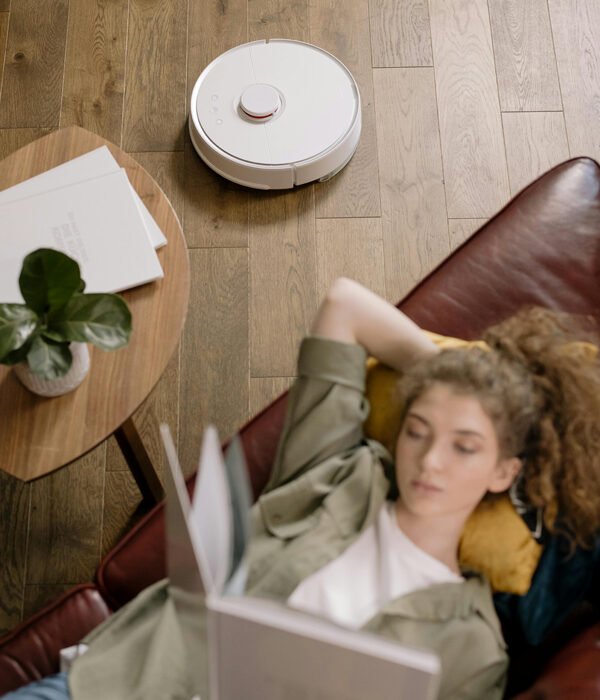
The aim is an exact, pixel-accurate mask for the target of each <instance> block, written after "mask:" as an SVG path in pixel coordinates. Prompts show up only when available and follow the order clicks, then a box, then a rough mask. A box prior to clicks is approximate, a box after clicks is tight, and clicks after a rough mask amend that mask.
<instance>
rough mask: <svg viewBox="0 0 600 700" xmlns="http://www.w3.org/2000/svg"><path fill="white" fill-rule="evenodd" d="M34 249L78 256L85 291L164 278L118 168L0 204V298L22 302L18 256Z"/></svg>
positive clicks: (20, 258)
mask: <svg viewBox="0 0 600 700" xmlns="http://www.w3.org/2000/svg"><path fill="white" fill-rule="evenodd" d="M37 248H54V249H56V250H60V251H62V252H64V253H66V254H67V255H70V256H71V257H73V258H74V259H75V260H77V262H78V263H79V265H80V267H81V276H82V278H83V279H84V280H85V282H86V292H119V291H122V290H124V289H129V288H130V287H136V286H138V285H140V284H145V283H146V282H151V281H153V280H156V279H160V278H162V277H163V271H162V268H161V266H160V262H159V260H158V257H157V255H156V252H155V250H154V248H153V247H152V245H151V244H150V242H149V239H148V234H147V231H146V229H145V227H144V226H143V224H142V221H141V220H140V216H139V211H138V208H137V204H136V203H135V200H134V198H133V196H132V194H131V187H130V183H129V180H128V179H127V176H126V175H125V173H124V171H122V170H119V171H117V172H115V173H111V174H109V175H105V176H103V177H99V178H95V179H93V180H86V181H85V182H80V183H77V184H73V185H71V186H69V187H63V188H61V189H58V190H53V191H51V192H45V193H43V194H39V195H35V196H32V197H28V198H27V199H24V200H18V201H15V202H10V203H8V204H4V205H2V206H0V300H1V301H2V302H3V303H11V302H12V303H22V301H23V300H22V297H21V293H20V290H19V285H18V278H19V273H20V270H21V265H22V261H23V258H24V257H25V256H26V255H27V254H28V253H30V252H32V251H33V250H35V249H37Z"/></svg>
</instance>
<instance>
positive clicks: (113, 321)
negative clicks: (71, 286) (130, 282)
mask: <svg viewBox="0 0 600 700" xmlns="http://www.w3.org/2000/svg"><path fill="white" fill-rule="evenodd" d="M49 331H50V332H51V334H52V335H51V337H52V338H55V337H56V335H57V334H58V335H60V336H61V337H62V338H64V339H65V340H73V341H78V342H80V343H93V344H94V345H97V346H98V347H99V348H102V349H103V350H116V349H117V348H121V347H123V346H124V345H127V343H128V342H129V337H130V335H131V312H130V311H129V308H128V306H127V304H126V303H125V302H124V301H123V299H121V297H120V296H118V295H116V294H76V295H75V296H74V297H73V298H72V299H71V300H70V301H69V302H68V303H67V304H66V305H65V306H64V307H63V308H62V309H61V310H60V311H58V312H57V313H56V314H54V316H53V317H52V321H51V326H50V328H49Z"/></svg>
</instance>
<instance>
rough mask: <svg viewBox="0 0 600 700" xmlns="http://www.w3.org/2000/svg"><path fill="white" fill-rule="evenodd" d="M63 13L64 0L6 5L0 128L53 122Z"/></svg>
mask: <svg viewBox="0 0 600 700" xmlns="http://www.w3.org/2000/svg"><path fill="white" fill-rule="evenodd" d="M68 11H69V2H68V0H19V2H16V3H14V4H13V6H12V7H11V11H10V23H9V31H8V40H7V46H6V53H5V62H4V79H3V85H2V100H1V101H0V128H2V127H55V126H58V123H59V118H60V103H61V94H62V80H63V68H64V57H65V41H66V36H67V18H68Z"/></svg>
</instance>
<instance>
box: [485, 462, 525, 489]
mask: <svg viewBox="0 0 600 700" xmlns="http://www.w3.org/2000/svg"><path fill="white" fill-rule="evenodd" d="M522 466H523V462H522V460H520V459H519V458H518V457H508V458H507V459H501V460H499V461H498V464H497V465H496V469H495V472H494V477H493V479H492V483H491V484H490V485H489V487H488V491H491V492H492V493H502V491H506V490H507V489H509V488H510V486H511V484H512V482H513V481H514V480H515V478H516V476H517V474H518V473H519V472H520V471H521V467H522Z"/></svg>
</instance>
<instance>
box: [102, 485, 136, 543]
mask: <svg viewBox="0 0 600 700" xmlns="http://www.w3.org/2000/svg"><path fill="white" fill-rule="evenodd" d="M141 501H142V497H141V495H140V492H139V489H138V487H137V484H136V483H135V480H134V478H133V476H132V474H131V472H130V471H118V472H114V471H107V472H106V478H105V481H104V508H103V512H102V544H101V547H102V550H101V554H102V556H104V555H105V554H106V553H107V552H109V551H110V550H111V549H112V548H113V547H114V546H115V545H116V544H117V542H118V541H119V540H120V539H121V538H122V537H123V535H124V534H125V533H126V532H127V531H128V530H130V529H131V528H132V527H133V525H135V523H136V522H137V521H138V520H139V519H140V517H141V516H142V515H143V513H144V511H143V507H142V505H141Z"/></svg>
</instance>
